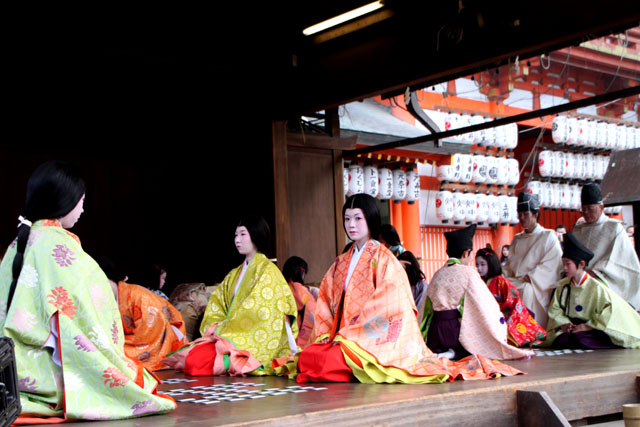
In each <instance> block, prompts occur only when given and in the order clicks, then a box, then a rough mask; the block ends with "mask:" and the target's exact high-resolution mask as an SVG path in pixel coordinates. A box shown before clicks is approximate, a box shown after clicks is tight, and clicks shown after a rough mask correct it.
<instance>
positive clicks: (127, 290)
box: [96, 256, 186, 371]
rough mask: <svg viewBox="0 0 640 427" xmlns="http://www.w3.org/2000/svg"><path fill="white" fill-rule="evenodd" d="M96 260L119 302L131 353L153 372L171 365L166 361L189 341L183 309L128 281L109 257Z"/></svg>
mask: <svg viewBox="0 0 640 427" xmlns="http://www.w3.org/2000/svg"><path fill="white" fill-rule="evenodd" d="M96 261H97V262H98V265H99V266H100V268H102V271H104V273H105V274H106V276H107V278H108V279H109V283H110V284H111V288H112V289H113V293H114V295H115V297H116V301H118V308H119V309H120V316H122V324H123V328H124V340H125V341H124V351H125V353H127V356H129V357H130V358H134V357H135V358H137V359H138V360H140V361H141V362H142V364H143V365H144V367H145V368H147V369H149V370H152V371H154V370H157V369H166V368H168V366H166V365H165V364H164V363H163V362H162V360H163V359H164V358H165V356H166V355H167V354H168V353H171V352H173V351H176V350H178V349H179V348H181V347H182V346H184V345H185V344H186V340H185V333H186V330H185V326H184V322H183V321H182V316H181V315H180V312H179V311H178V310H176V308H175V307H174V306H173V305H171V303H169V301H167V300H165V299H164V298H162V297H161V296H159V295H157V294H155V293H154V292H152V291H151V290H149V289H146V288H144V287H142V286H138V285H133V284H129V283H127V282H126V281H127V279H128V278H127V276H125V275H124V274H123V273H122V272H121V271H120V270H119V269H118V268H117V267H116V266H115V264H114V263H113V262H112V261H111V260H110V259H109V258H107V257H105V256H99V257H96Z"/></svg>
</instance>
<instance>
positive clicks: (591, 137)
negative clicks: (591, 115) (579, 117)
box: [587, 120, 598, 147]
mask: <svg viewBox="0 0 640 427" xmlns="http://www.w3.org/2000/svg"><path fill="white" fill-rule="evenodd" d="M587 129H588V134H587V145H588V146H589V147H597V146H598V122H596V121H595V120H589V121H588V122H587Z"/></svg>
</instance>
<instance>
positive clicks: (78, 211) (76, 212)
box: [59, 194, 84, 228]
mask: <svg viewBox="0 0 640 427" xmlns="http://www.w3.org/2000/svg"><path fill="white" fill-rule="evenodd" d="M82 212H84V194H83V195H82V197H80V200H78V204H77V205H76V206H75V207H74V208H73V209H71V212H69V213H68V214H66V215H65V216H63V217H62V218H60V219H59V221H60V224H61V225H62V227H63V228H71V227H73V226H74V225H75V223H76V222H78V219H79V218H80V215H82Z"/></svg>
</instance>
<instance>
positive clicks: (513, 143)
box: [505, 123, 518, 150]
mask: <svg viewBox="0 0 640 427" xmlns="http://www.w3.org/2000/svg"><path fill="white" fill-rule="evenodd" d="M506 127H507V135H506V144H505V148H506V149H507V150H513V149H514V148H516V147H517V146H518V125H517V124H516V123H509V124H508V125H507V126H506Z"/></svg>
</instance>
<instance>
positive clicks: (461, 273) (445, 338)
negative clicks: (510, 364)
mask: <svg viewBox="0 0 640 427" xmlns="http://www.w3.org/2000/svg"><path fill="white" fill-rule="evenodd" d="M475 230H476V225H475V224H472V225H470V226H469V227H466V228H463V229H459V230H455V231H449V232H447V233H444V236H445V238H446V240H447V254H448V255H449V260H448V261H447V264H446V265H445V266H444V267H442V268H440V269H439V270H438V271H436V273H435V274H434V275H433V278H432V279H431V283H429V287H428V288H427V302H426V303H425V314H424V317H423V319H422V325H421V329H422V333H423V335H424V337H426V339H427V345H428V346H429V348H430V349H431V350H432V351H434V352H436V353H443V354H442V355H443V356H446V357H449V358H451V359H459V358H461V357H463V356H466V355H468V354H473V355H480V356H484V357H488V358H491V359H498V360H505V359H520V358H523V357H527V356H530V355H532V354H533V352H532V351H528V350H522V349H519V348H516V347H513V346H510V345H509V344H508V343H507V326H506V324H505V319H504V317H503V316H502V313H501V312H500V307H499V306H498V303H497V302H496V300H495V299H494V298H493V295H491V292H489V289H488V288H487V286H486V285H485V284H484V283H483V282H482V279H481V278H480V276H479V275H478V272H477V271H476V269H475V268H473V267H470V266H468V265H467V264H468V263H469V260H470V254H471V250H472V248H473V235H474V233H475Z"/></svg>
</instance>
